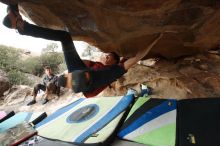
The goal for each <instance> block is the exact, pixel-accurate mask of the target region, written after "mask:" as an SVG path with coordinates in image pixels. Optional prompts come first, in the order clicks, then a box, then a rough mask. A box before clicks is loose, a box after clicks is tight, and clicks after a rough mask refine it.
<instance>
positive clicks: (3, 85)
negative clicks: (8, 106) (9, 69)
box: [0, 70, 10, 98]
mask: <svg viewBox="0 0 220 146" xmlns="http://www.w3.org/2000/svg"><path fill="white" fill-rule="evenodd" d="M9 87H10V84H9V79H8V78H7V76H6V73H5V72H4V71H2V70H0V98H1V97H2V96H3V93H4V92H5V91H7V90H8V89H9Z"/></svg>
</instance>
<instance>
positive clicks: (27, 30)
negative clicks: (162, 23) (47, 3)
mask: <svg viewBox="0 0 220 146" xmlns="http://www.w3.org/2000/svg"><path fill="white" fill-rule="evenodd" d="M3 24H4V25H5V26H7V27H8V28H12V29H17V30H18V32H19V33H20V34H21V35H28V36H33V37H37V38H44V39H48V40H54V41H60V42H61V44H62V49H63V53H64V58H65V61H66V65H67V69H68V74H65V75H61V76H60V77H59V78H58V84H59V86H63V87H67V88H71V89H73V90H74V92H75V93H78V92H83V94H84V95H85V96H86V97H93V96H95V95H97V94H98V93H100V92H101V91H102V90H103V89H105V88H106V87H107V86H108V85H109V84H111V83H112V82H114V81H115V80H117V79H118V78H120V77H121V76H122V75H123V74H125V73H126V72H127V70H128V69H129V68H130V67H132V66H133V65H134V64H136V63H137V62H138V61H139V60H141V59H142V58H143V57H144V56H146V55H147V53H148V52H149V51H150V50H151V49H152V48H153V47H154V46H155V44H156V43H157V42H158V41H159V40H160V39H161V37H162V36H163V34H160V35H159V36H158V37H157V38H156V39H155V40H154V41H153V42H152V43H151V44H150V45H149V46H147V47H146V48H143V49H141V50H140V52H138V53H137V54H136V55H135V56H134V57H132V58H129V59H127V60H126V61H125V62H124V63H119V64H118V61H113V62H114V63H112V64H106V65H105V64H103V65H100V66H101V67H97V68H96V67H93V66H92V67H91V66H90V65H91V64H90V63H88V61H85V60H84V61H83V60H81V58H80V57H79V55H78V53H77V52H76V49H75V46H74V43H73V41H72V37H71V35H70V34H69V33H68V32H66V31H62V30H53V29H49V28H43V27H39V26H36V25H32V24H29V23H28V22H25V21H23V19H22V17H21V15H20V14H19V11H18V9H17V5H16V6H14V5H13V7H12V6H11V5H10V6H9V8H8V14H7V16H6V17H5V18H4V20H3ZM111 54H115V53H110V55H111Z"/></svg>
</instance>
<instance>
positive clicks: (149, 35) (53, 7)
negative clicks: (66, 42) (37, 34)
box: [11, 0, 220, 58]
mask: <svg viewBox="0 0 220 146" xmlns="http://www.w3.org/2000/svg"><path fill="white" fill-rule="evenodd" d="M11 1H13V2H16V1H17V2H19V9H20V11H21V12H22V13H23V14H24V15H25V16H27V17H28V18H29V19H31V20H32V21H33V22H35V23H36V24H37V25H39V26H43V27H49V28H53V29H60V30H66V31H69V32H70V33H71V35H72V37H73V39H74V40H81V41H85V42H88V43H90V44H91V45H94V46H96V47H98V48H99V49H101V50H102V51H104V52H112V51H114V52H117V53H118V54H119V55H121V56H124V57H131V56H134V55H135V54H136V53H137V51H138V50H140V49H144V48H145V47H146V46H148V45H149V44H150V43H151V42H152V40H153V39H154V38H155V37H156V35H157V33H160V32H164V37H163V38H162V39H161V40H160V41H159V42H158V44H157V45H156V46H155V47H154V48H153V49H152V50H151V52H150V53H149V54H148V56H146V57H151V56H155V55H156V56H163V57H166V58H176V57H180V56H184V55H192V54H195V53H198V52H203V51H207V50H209V49H211V48H216V47H219V45H220V43H219V39H220V29H219V20H220V9H219V8H220V1H219V0H135V1H134V0H110V1H109V0H65V1H63V0H47V1H45V0H38V1H33V0H19V1H18V0H11Z"/></svg>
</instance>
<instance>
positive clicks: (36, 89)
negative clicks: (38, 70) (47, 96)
mask: <svg viewBox="0 0 220 146" xmlns="http://www.w3.org/2000/svg"><path fill="white" fill-rule="evenodd" d="M39 90H43V91H46V86H45V85H43V84H36V85H35V86H34V90H33V96H34V97H36V96H37V93H38V91H39Z"/></svg>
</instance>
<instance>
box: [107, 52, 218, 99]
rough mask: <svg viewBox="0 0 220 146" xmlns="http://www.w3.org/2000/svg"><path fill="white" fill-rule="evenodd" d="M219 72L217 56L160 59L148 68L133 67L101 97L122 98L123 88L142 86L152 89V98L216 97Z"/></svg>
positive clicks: (200, 55) (202, 55) (201, 55)
mask: <svg viewBox="0 0 220 146" xmlns="http://www.w3.org/2000/svg"><path fill="white" fill-rule="evenodd" d="M219 68H220V56H219V55H217V54H211V53H207V54H199V55H196V56H193V57H187V58H182V59H178V60H172V61H166V60H164V59H160V60H159V61H158V62H156V64H155V65H154V66H151V67H147V66H144V65H137V66H135V67H133V68H132V69H131V70H129V71H128V73H127V74H125V76H124V77H123V78H121V79H120V80H118V81H117V82H116V83H115V85H114V87H113V88H112V89H108V90H106V91H105V92H104V93H103V95H105V94H106V95H120V94H125V92H126V89H127V87H132V88H134V89H136V90H139V85H140V83H144V84H146V85H148V86H150V87H152V88H153V97H156V98H176V99H184V98H199V97H200V98H207V97H220V69H219ZM115 91H116V92H115Z"/></svg>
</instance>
